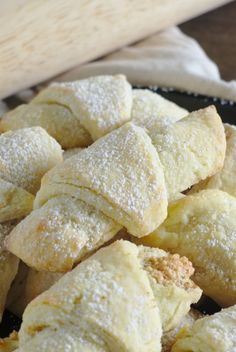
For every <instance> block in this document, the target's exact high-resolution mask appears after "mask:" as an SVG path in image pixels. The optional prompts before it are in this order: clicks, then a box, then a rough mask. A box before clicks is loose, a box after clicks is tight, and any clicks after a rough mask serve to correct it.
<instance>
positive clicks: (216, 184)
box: [189, 124, 236, 197]
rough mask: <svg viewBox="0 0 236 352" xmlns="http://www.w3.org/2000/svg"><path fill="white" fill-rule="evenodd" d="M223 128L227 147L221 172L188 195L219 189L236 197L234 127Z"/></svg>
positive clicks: (235, 130)
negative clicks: (203, 190) (204, 190)
mask: <svg viewBox="0 0 236 352" xmlns="http://www.w3.org/2000/svg"><path fill="white" fill-rule="evenodd" d="M224 128H225V136H226V145H227V146H226V154H225V160H224V166H223V168H222V170H221V171H219V172H217V174H215V175H213V176H212V177H209V178H207V179H205V180H203V181H201V182H199V183H198V184H197V185H195V186H194V187H192V189H191V190H190V192H189V194H193V193H196V192H198V191H200V190H202V189H221V190H222V191H225V192H228V193H229V194H231V195H232V196H234V197H235V196H236V187H235V183H236V127H235V126H232V125H229V124H224Z"/></svg>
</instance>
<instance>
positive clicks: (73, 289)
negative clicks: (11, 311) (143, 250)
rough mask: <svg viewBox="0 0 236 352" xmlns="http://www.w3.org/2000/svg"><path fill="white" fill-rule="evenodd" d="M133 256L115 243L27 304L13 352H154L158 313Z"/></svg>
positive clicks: (130, 246)
mask: <svg viewBox="0 0 236 352" xmlns="http://www.w3.org/2000/svg"><path fill="white" fill-rule="evenodd" d="M138 253H139V252H138V248H137V246H136V245H134V244H132V243H130V242H127V241H117V242H115V243H113V244H112V245H110V246H109V247H105V248H102V249H100V250H99V251H97V252H96V253H95V254H94V255H92V256H91V257H90V258H88V259H87V260H85V261H84V262H82V263H81V264H80V265H78V266H77V267H76V268H75V269H74V270H73V271H71V272H70V273H67V274H66V275H64V276H63V277H62V278H61V279H60V280H59V281H58V282H57V283H56V284H55V285H53V286H52V287H51V288H50V289H49V290H48V291H46V292H45V293H43V294H41V295H40V296H38V297H37V298H36V299H35V300H33V301H32V302H31V303H30V304H29V305H28V306H27V308H26V310H25V312H24V315H23V324H22V326H21V329H20V333H19V341H20V344H19V346H20V347H19V349H20V350H21V349H22V351H24V352H28V351H30V352H34V351H37V348H39V346H40V350H41V351H42V352H44V351H45V352H46V351H47V352H48V351H50V352H53V351H66V350H70V349H71V350H72V348H73V349H74V350H78V351H100V352H102V351H103V352H108V351H111V350H119V351H121V352H123V351H130V352H160V350H161V348H160V338H161V320H160V315H159V310H158V306H157V304H156V303H155V298H154V294H153V291H152V288H151V286H150V283H149V280H148V277H147V273H146V271H145V270H143V269H142V267H141V265H140V259H139V257H138ZM127 269H128V270H127ZM60 336H62V337H63V338H60ZM55 341H56V343H55Z"/></svg>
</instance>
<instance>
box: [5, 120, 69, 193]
mask: <svg viewBox="0 0 236 352" xmlns="http://www.w3.org/2000/svg"><path fill="white" fill-rule="evenodd" d="M61 161H62V150H61V147H60V145H59V144H58V143H57V142H56V141H55V140H54V139H53V138H52V137H50V136H49V135H48V134H47V132H46V131H44V130H43V129H42V128H41V127H34V128H24V129H21V130H17V131H13V132H7V133H4V134H2V135H1V136H0V178H1V179H3V180H5V181H7V182H10V183H12V184H14V185H16V186H17V187H21V188H23V189H24V190H26V191H27V192H30V193H33V194H34V193H36V192H37V191H38V189H39V187H40V181H41V178H42V176H43V175H44V174H45V172H47V171H48V170H49V169H51V168H52V167H53V166H55V165H56V164H58V163H59V162H61Z"/></svg>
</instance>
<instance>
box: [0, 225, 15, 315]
mask: <svg viewBox="0 0 236 352" xmlns="http://www.w3.org/2000/svg"><path fill="white" fill-rule="evenodd" d="M14 226H15V224H14V223H11V222H7V223H4V224H0V321H1V319H2V313H3V311H4V308H5V302H6V298H7V293H8V290H9V288H10V286H11V283H12V281H13V279H14V277H15V275H16V273H17V269H18V264H19V259H18V258H17V257H15V256H14V255H13V254H11V253H10V252H8V251H7V250H5V248H4V245H3V242H4V238H5V236H6V235H7V234H8V233H9V232H10V231H11V230H12V228H13V227H14Z"/></svg>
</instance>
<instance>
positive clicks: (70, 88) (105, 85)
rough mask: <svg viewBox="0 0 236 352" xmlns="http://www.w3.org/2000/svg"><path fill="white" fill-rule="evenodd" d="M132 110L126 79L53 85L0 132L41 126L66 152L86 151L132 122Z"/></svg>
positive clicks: (2, 124) (6, 119)
mask: <svg viewBox="0 0 236 352" xmlns="http://www.w3.org/2000/svg"><path fill="white" fill-rule="evenodd" d="M131 107H132V89H131V86H130V84H129V83H128V82H127V80H126V78H125V76H123V75H116V76H97V77H91V78H88V79H84V80H79V81H75V82H66V83H53V84H51V85H50V86H49V87H47V88H46V89H44V90H42V91H41V92H40V93H39V94H38V95H37V96H36V97H35V98H34V99H33V100H32V101H31V102H30V104H28V105H22V106H20V107H17V108H16V109H15V110H13V111H11V112H9V113H7V114H5V115H4V116H3V118H2V120H1V121H0V129H1V130H2V131H7V130H9V129H11V130H13V129H19V128H22V127H31V126H41V127H43V128H44V129H46V130H47V131H48V133H49V134H50V135H52V136H53V137H54V138H55V139H56V140H57V141H58V142H59V143H60V144H61V145H62V147H63V148H65V149H67V148H74V147H85V146H88V145H89V144H91V143H92V141H93V140H96V139H98V138H100V137H102V136H103V135H105V134H107V133H108V132H111V131H112V130H113V129H115V128H118V127H120V126H121V125H122V124H124V123H125V122H127V121H128V120H130V117H131Z"/></svg>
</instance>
